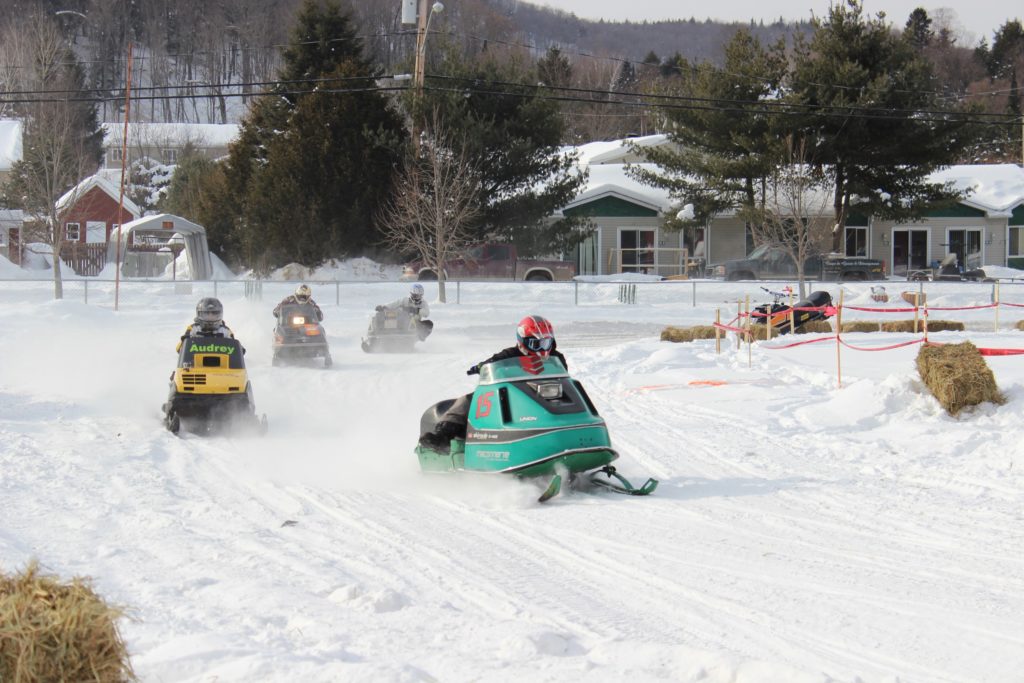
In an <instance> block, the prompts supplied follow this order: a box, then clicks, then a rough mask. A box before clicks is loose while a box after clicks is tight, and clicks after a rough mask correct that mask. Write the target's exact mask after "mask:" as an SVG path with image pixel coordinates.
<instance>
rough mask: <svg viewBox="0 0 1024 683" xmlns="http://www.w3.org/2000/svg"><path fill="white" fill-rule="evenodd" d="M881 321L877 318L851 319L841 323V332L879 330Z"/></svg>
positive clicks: (880, 329)
mask: <svg viewBox="0 0 1024 683" xmlns="http://www.w3.org/2000/svg"><path fill="white" fill-rule="evenodd" d="M881 331H882V323H881V322H880V321H878V320H851V321H850V322H847V323H843V329H842V332H843V333H844V334H845V333H847V332H881Z"/></svg>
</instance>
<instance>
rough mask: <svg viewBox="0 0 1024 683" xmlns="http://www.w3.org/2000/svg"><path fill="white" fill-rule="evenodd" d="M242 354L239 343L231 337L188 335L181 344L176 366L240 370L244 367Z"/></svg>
mask: <svg viewBox="0 0 1024 683" xmlns="http://www.w3.org/2000/svg"><path fill="white" fill-rule="evenodd" d="M243 355H244V351H243V350H242V345H241V343H239V341H238V340H237V339H232V338H231V337H220V336H209V337H204V336H199V337H188V338H187V339H185V341H184V342H182V344H181V353H180V355H179V356H178V367H182V368H191V369H194V370H202V369H204V368H205V369H217V368H222V369H231V370H241V369H243V368H245V360H244V359H243Z"/></svg>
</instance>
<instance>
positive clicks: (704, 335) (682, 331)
mask: <svg viewBox="0 0 1024 683" xmlns="http://www.w3.org/2000/svg"><path fill="white" fill-rule="evenodd" d="M720 334H721V335H722V336H723V337H724V336H725V333H724V332H721V333H720ZM714 338H715V327H714V326H713V325H695V326H694V327H672V326H669V327H666V328H665V329H663V330H662V331H661V341H670V342H691V341H694V340H695V339H714Z"/></svg>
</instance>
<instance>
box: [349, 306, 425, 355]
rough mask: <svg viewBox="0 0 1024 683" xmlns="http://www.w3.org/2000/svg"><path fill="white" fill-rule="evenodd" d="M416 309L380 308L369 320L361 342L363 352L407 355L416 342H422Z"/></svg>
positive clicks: (401, 307)
mask: <svg viewBox="0 0 1024 683" xmlns="http://www.w3.org/2000/svg"><path fill="white" fill-rule="evenodd" d="M418 322H419V321H418V320H417V318H416V309H413V308H407V307H404V306H400V307H397V308H392V307H390V306H380V307H378V310H377V311H376V312H375V313H374V315H373V317H371V318H370V326H369V328H368V329H367V331H366V337H365V338H364V339H363V341H362V348H363V351H366V352H367V353H374V352H377V351H384V352H391V353H409V352H410V351H412V350H413V347H414V346H415V345H416V342H418V341H423V339H425V335H423V334H421V332H420V330H419V326H418V325H417V323H418Z"/></svg>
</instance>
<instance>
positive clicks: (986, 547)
mask: <svg viewBox="0 0 1024 683" xmlns="http://www.w3.org/2000/svg"><path fill="white" fill-rule="evenodd" d="M885 284H886V285H887V287H888V289H889V290H890V292H893V293H895V292H899V291H901V290H903V289H908V283H895V282H892V283H885ZM404 288H405V286H403V285H400V284H397V283H368V284H365V285H345V286H343V287H341V288H340V289H339V294H338V296H337V299H336V298H335V290H334V288H333V287H321V288H320V289H319V290H318V291H317V294H318V299H319V300H320V301H321V303H322V304H324V308H325V313H326V315H327V319H326V321H325V325H326V327H327V330H328V334H329V338H330V342H331V347H332V351H333V355H334V359H335V365H334V367H333V368H332V369H330V370H327V371H324V370H319V369H314V368H272V367H271V365H270V331H271V325H272V317H271V315H270V308H271V307H272V306H273V303H274V302H275V301H276V300H277V299H278V298H280V297H281V296H283V295H284V294H285V293H287V292H288V291H289V289H290V287H289V286H288V285H286V284H283V283H282V284H277V283H267V284H265V286H264V291H263V301H262V302H253V301H249V300H247V299H245V298H244V297H243V295H242V289H241V286H240V285H239V286H237V287H226V286H224V285H221V286H220V288H219V290H218V295H219V296H220V297H221V298H222V299H223V301H224V303H225V307H226V319H227V321H228V323H229V324H230V325H231V326H232V327H233V328H234V330H235V332H236V334H237V335H238V337H239V338H240V339H242V341H243V342H244V343H245V344H246V345H247V346H248V354H247V360H248V363H249V367H250V372H251V378H252V381H253V385H254V388H255V392H256V401H257V405H258V409H259V411H260V412H265V413H266V414H267V415H268V418H269V422H270V432H269V434H268V435H267V436H266V437H265V438H263V439H241V438H227V437H218V438H208V439H202V438H198V437H195V436H185V437H184V438H178V437H175V436H172V435H171V434H169V433H168V432H166V431H165V430H164V429H163V428H162V427H161V424H160V412H159V406H160V404H161V402H162V401H163V399H164V396H165V392H166V388H167V376H168V374H169V373H170V371H171V368H172V366H173V364H174V360H175V356H174V351H173V348H174V344H175V342H176V339H177V337H178V335H179V334H180V333H181V330H182V329H183V328H184V326H185V324H186V323H187V322H188V321H189V319H190V317H191V310H192V308H193V307H194V305H195V301H196V300H197V299H198V298H199V296H202V295H204V294H207V293H212V292H210V291H208V289H209V286H208V285H204V286H200V285H195V286H193V287H192V288H191V291H190V292H189V291H187V290H188V287H187V286H186V285H180V284H179V285H178V286H177V288H176V287H175V286H174V285H173V284H138V283H131V286H128V287H126V288H125V291H123V292H122V294H121V298H120V310H119V311H118V312H115V311H113V309H112V305H111V299H110V292H109V291H107V290H105V289H104V288H103V287H102V286H99V285H94V286H92V288H91V289H90V295H89V303H88V304H86V303H84V301H83V299H82V297H81V294H82V291H81V288H80V285H79V284H78V283H73V284H72V285H71V286H70V287H69V293H68V297H69V298H68V299H67V300H65V301H63V302H53V301H50V300H49V295H50V291H51V290H50V288H49V287H48V286H47V285H45V284H35V283H22V282H2V283H0V325H2V329H3V330H4V332H3V334H2V335H0V359H2V360H0V510H2V515H0V520H2V521H0V567H2V568H3V569H5V570H13V569H16V568H20V567H22V566H24V565H25V564H26V563H27V562H28V561H29V560H30V559H31V558H38V559H39V560H40V561H41V563H42V564H43V566H44V567H45V568H46V569H48V570H50V571H52V572H56V573H58V574H60V575H62V576H65V577H67V576H71V575H76V574H77V575H89V576H92V577H94V579H95V582H96V585H97V587H98V589H99V590H100V592H101V593H102V594H103V595H105V596H106V597H107V598H108V599H110V600H112V601H114V602H117V603H120V604H122V605H126V606H128V607H129V609H130V613H131V615H132V620H131V621H129V622H126V623H125V624H124V632H125V635H126V637H127V639H128V643H129V647H130V650H131V653H132V656H133V663H134V665H135V668H136V669H137V671H138V673H139V674H140V676H141V677H142V679H143V680H144V681H147V682H149V681H159V682H170V681H194V682H197V683H198V682H208V681H218V683H223V682H225V681H299V680H301V681H373V682H374V683H377V682H380V681H446V682H448V681H509V682H512V681H514V682H516V683H520V682H521V681H531V682H532V681H622V680H630V681H634V682H642V681H673V682H688V681H710V682H713V683H726V682H729V683H750V682H760V681H771V682H775V681H787V682H788V681H797V682H808V683H811V682H814V683H818V682H825V681H848V682H851V683H852V682H854V681H859V682H861V683H868V682H872V681H880V682H888V683H894V682H896V681H899V682H901V683H908V682H911V681H920V682H922V683H931V682H941V681H963V682H966V681H972V682H973V681H992V682H1000V683H1001V682H1005V681H1012V680H1021V671H1022V670H1024V531H1022V528H1024V526H1022V523H1024V508H1022V503H1024V473H1022V469H1024V447H1022V445H1021V443H1022V438H1021V437H1022V434H1024V356H1008V357H989V358H988V363H989V366H990V367H991V368H992V369H993V371H994V372H995V375H996V378H997V381H998V383H999V385H1000V387H1001V388H1002V389H1003V391H1004V392H1005V393H1006V395H1007V397H1008V399H1009V400H1008V402H1007V404H1006V405H1004V406H1001V407H995V406H991V405H986V406H982V407H981V408H980V409H978V410H976V411H973V412H971V413H969V414H965V415H963V416H961V417H960V418H959V419H954V418H951V417H949V416H947V415H946V414H945V413H944V412H943V411H942V409H941V408H940V407H939V406H938V404H937V403H936V402H935V400H934V399H932V398H931V397H930V396H929V395H928V393H927V391H926V390H925V389H924V388H923V387H922V385H921V383H920V381H919V378H918V376H917V374H916V371H915V369H914V365H913V359H914V356H915V354H916V352H917V347H910V348H904V349H899V350H895V351H886V352H878V353H868V352H855V351H849V350H845V351H843V352H842V380H843V382H842V386H841V387H838V386H837V376H836V347H835V344H834V343H829V342H826V343H822V344H817V345H810V346H802V347H799V348H796V349H789V350H778V349H769V348H766V347H767V346H768V345H767V344H758V345H755V346H754V347H753V349H752V350H751V351H750V353H749V354H748V351H747V349H746V348H745V347H744V348H743V349H742V350H738V351H737V350H736V348H735V344H734V343H730V344H726V345H725V347H724V351H723V353H722V354H721V355H716V353H715V347H714V342H713V341H707V342H699V343H694V344H669V343H662V342H659V341H658V332H659V331H660V329H661V328H662V327H663V326H664V325H665V324H681V325H687V324H709V323H710V322H712V321H713V319H714V315H715V310H716V309H721V310H722V318H723V321H727V320H728V319H729V318H731V317H732V316H733V315H734V314H735V308H736V303H735V302H736V301H737V299H739V298H743V297H744V296H746V295H750V296H751V298H752V300H753V301H755V302H757V301H761V300H762V297H761V296H759V295H761V294H763V293H761V292H760V291H759V289H758V288H757V287H756V286H754V285H750V284H747V285H742V284H735V285H724V284H723V285H716V286H712V285H709V284H702V285H701V286H700V290H699V291H700V292H701V297H700V298H701V300H700V301H699V302H698V305H697V306H694V305H693V302H692V299H691V296H692V295H691V288H690V285H688V284H686V283H681V284H680V283H672V284H669V283H665V284H654V283H640V284H638V295H637V299H638V303H637V304H636V305H623V304H620V303H618V302H617V300H616V297H617V285H614V284H587V285H581V287H580V289H579V290H578V292H576V291H574V288H573V287H572V286H571V285H551V286H543V285H537V286H532V285H497V286H495V285H491V286H486V285H462V287H461V289H460V291H459V298H460V300H461V302H462V303H460V304H457V305H456V304H454V303H450V304H447V305H442V304H436V303H435V304H434V305H433V308H434V315H433V318H434V320H435V321H436V324H437V328H436V329H437V331H436V333H435V335H434V336H432V337H431V338H430V339H429V340H428V341H427V342H426V343H425V344H423V345H421V346H419V347H418V349H417V351H416V353H414V354H408V355H373V356H369V355H366V354H364V353H363V352H362V351H360V349H359V338H360V335H361V334H362V333H363V331H364V329H365V325H366V321H367V318H368V315H369V312H370V311H371V310H372V305H373V304H374V303H378V302H382V301H387V300H390V299H393V298H396V297H397V296H398V295H400V294H401V293H402V291H403V290H404ZM914 288H916V285H914ZM926 288H927V292H928V294H929V299H930V303H932V304H933V305H945V306H954V305H955V306H966V305H981V304H987V303H989V301H990V300H991V295H992V287H991V286H990V285H967V284H946V285H933V284H928V285H926ZM829 289H830V290H831V291H832V293H833V296H834V297H835V298H837V299H838V294H839V287H838V286H837V285H832V286H830V287H829ZM176 291H177V293H176ZM430 294H431V295H432V294H433V292H430ZM577 296H578V297H579V304H578V305H577V304H576V297H577ZM1001 296H1002V298H1003V300H1005V301H1013V302H1018V303H1024V286H1018V287H1012V286H1006V287H1004V288H1003V289H1002V294H1001ZM844 297H845V300H846V302H847V303H848V304H850V303H854V304H856V305H862V306H866V305H873V302H871V301H870V298H869V296H868V293H867V286H856V285H847V286H846V289H845V293H844ZM336 300H337V301H340V305H339V304H338V303H336ZM891 305H893V306H896V305H902V303H899V304H897V303H893V304H891ZM528 312H536V313H541V314H543V315H546V316H548V317H549V318H550V319H551V320H552V321H553V322H554V323H555V326H556V330H557V332H558V338H559V347H560V348H561V349H562V350H563V351H564V352H565V353H566V355H567V357H568V360H569V363H570V369H571V370H572V372H573V374H574V375H575V376H576V377H577V378H578V379H580V380H582V381H583V382H584V383H585V384H586V386H587V388H588V391H589V392H590V394H591V396H592V397H593V399H594V401H595V402H596V404H597V405H598V408H599V409H600V410H601V411H602V413H603V415H604V416H605V418H606V419H607V421H608V424H609V429H610V431H611V435H612V439H613V441H614V443H615V445H616V446H617V447H618V448H619V449H620V451H621V453H622V458H621V459H620V461H619V466H620V471H622V472H623V473H624V474H626V475H627V476H629V477H630V478H632V479H634V480H639V481H642V480H643V478H644V477H646V476H653V477H656V478H658V479H660V480H661V486H660V487H659V488H658V490H657V492H656V493H655V494H654V495H652V496H650V497H648V498H628V497H623V496H616V495H614V494H581V493H569V494H563V495H561V496H559V497H558V498H555V499H554V500H552V501H551V502H549V503H547V504H543V505H542V504H538V503H536V502H535V498H536V496H537V495H538V490H537V489H536V488H535V487H534V486H532V485H530V484H527V483H521V482H516V481H512V480H505V479H483V480H481V479H468V478H467V479H461V478H446V477H441V476H435V477H428V476H424V475H421V474H420V473H419V471H418V466H417V464H416V459H415V456H414V455H413V453H412V447H413V445H414V442H415V440H416V437H417V426H418V421H419V416H420V413H421V412H422V410H423V409H424V408H426V407H427V406H428V405H429V404H431V403H433V402H435V401H437V400H440V399H442V398H445V397H449V396H454V395H457V394H459V393H463V392H466V391H469V390H470V389H471V388H472V386H473V384H472V378H469V377H466V375H465V374H464V373H465V369H466V368H467V367H468V366H469V365H471V364H472V363H474V362H476V361H478V360H480V359H482V358H484V357H486V356H487V355H489V354H491V353H493V352H494V351H497V350H498V349H500V348H502V347H504V346H507V345H510V343H511V341H512V328H513V325H514V323H515V321H516V320H518V319H519V317H521V316H522V315H523V314H525V313H528ZM857 317H860V318H872V319H878V318H880V317H882V316H880V315H872V314H868V313H854V312H848V315H847V319H849V318H857ZM904 317H906V316H905V315H902V316H888V317H886V319H893V318H904ZM933 317H935V318H945V319H954V320H966V321H968V324H969V329H968V332H967V333H960V334H955V333H941V334H934V335H932V337H933V338H935V339H939V340H943V341H955V340H961V339H964V338H967V339H971V340H972V341H974V342H975V343H977V344H978V345H979V346H985V347H999V348H1024V332H1019V331H1015V330H1011V325H1012V324H1013V323H1015V322H1016V321H1017V320H1019V319H1020V318H1021V317H1024V309H1011V308H1003V309H1001V311H1000V317H999V322H998V326H999V331H998V332H994V331H993V328H994V326H995V324H996V320H995V316H994V314H993V311H992V310H991V309H986V310H980V311H957V312H948V313H946V312H944V313H935V314H933ZM849 339H850V341H851V342H854V343H857V344H861V345H876V346H878V345H884V344H889V343H894V342H897V341H901V340H906V339H909V336H906V335H880V334H872V335H867V334H861V335H850V336H849ZM773 345H776V346H777V345H778V342H775V343H774V344H773ZM286 522H294V524H287V525H286V524H285V523H286Z"/></svg>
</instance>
